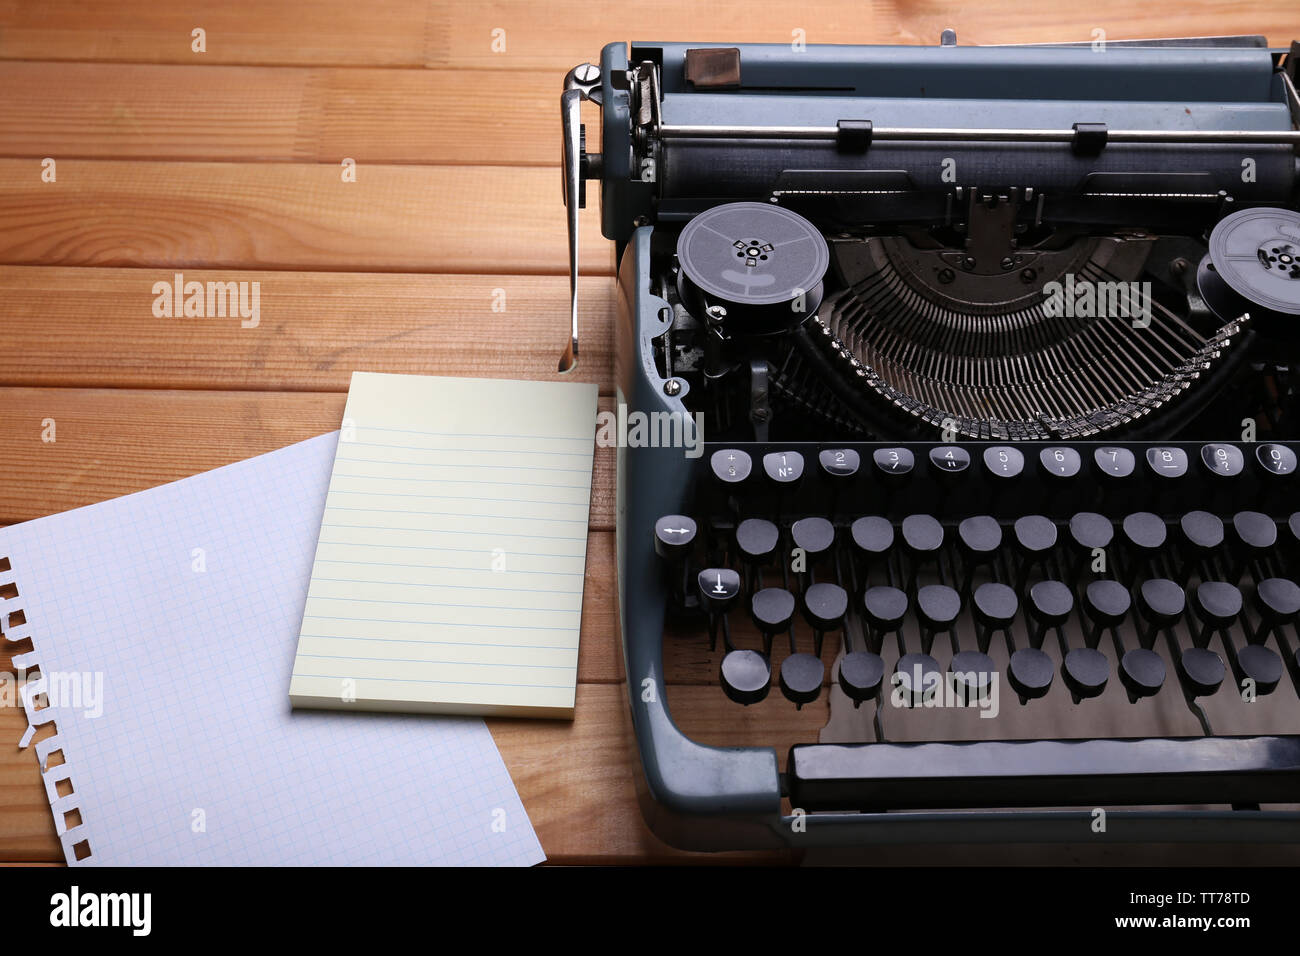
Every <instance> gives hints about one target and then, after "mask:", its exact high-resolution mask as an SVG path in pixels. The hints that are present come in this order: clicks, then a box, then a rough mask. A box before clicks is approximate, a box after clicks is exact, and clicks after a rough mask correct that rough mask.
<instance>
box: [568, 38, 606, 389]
mask: <svg viewBox="0 0 1300 956" xmlns="http://www.w3.org/2000/svg"><path fill="white" fill-rule="evenodd" d="M583 100H592V101H593V102H596V103H599V102H600V68H599V67H597V66H596V65H595V64H592V63H583V64H580V65H578V66H575V67H574V68H573V69H572V70H570V71H569V74H568V76H566V77H565V78H564V92H563V93H561V94H560V126H561V134H562V140H563V143H564V178H563V182H564V205H565V206H566V207H567V212H568V221H569V319H570V323H571V326H572V328H571V334H570V338H569V344H568V346H567V347H566V348H565V350H564V354H563V355H561V356H560V366H559V370H560V371H561V372H567V371H570V370H571V369H573V368H574V367H575V366H576V365H577V364H578V210H579V209H581V208H582V207H584V206H586V205H587V196H586V182H585V181H586V175H585V174H586V170H585V169H584V166H585V165H586V163H585V160H586V153H585V142H584V137H583V129H582V120H581V114H580V113H579V110H578V106H579V104H580V103H581V102H582V101H583Z"/></svg>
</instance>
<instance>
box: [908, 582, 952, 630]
mask: <svg viewBox="0 0 1300 956" xmlns="http://www.w3.org/2000/svg"><path fill="white" fill-rule="evenodd" d="M960 614H961V595H960V594H958V593H957V592H956V591H954V590H953V589H952V588H950V587H948V586H947V585H944V584H927V585H926V586H925V587H923V588H921V589H920V590H918V591H917V592H916V616H917V618H919V619H920V621H921V625H922V626H923V627H924V628H925V629H926V630H928V631H930V632H932V633H933V632H936V631H946V630H948V629H949V628H950V627H952V626H953V624H955V623H956V622H957V617H958V616H959V615H960Z"/></svg>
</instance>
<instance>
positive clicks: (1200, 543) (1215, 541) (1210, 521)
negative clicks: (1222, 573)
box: [1178, 511, 1223, 580]
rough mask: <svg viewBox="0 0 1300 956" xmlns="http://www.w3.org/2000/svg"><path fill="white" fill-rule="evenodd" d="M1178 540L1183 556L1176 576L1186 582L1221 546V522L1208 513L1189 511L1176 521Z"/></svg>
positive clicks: (1217, 517)
mask: <svg viewBox="0 0 1300 956" xmlns="http://www.w3.org/2000/svg"><path fill="white" fill-rule="evenodd" d="M1178 540H1179V543H1180V545H1181V546H1182V550H1183V554H1184V556H1185V557H1184V562H1183V567H1182V570H1181V571H1180V572H1179V574H1178V576H1179V578H1181V579H1183V580H1186V579H1187V578H1189V577H1190V576H1191V573H1192V570H1193V569H1194V568H1195V567H1196V566H1197V565H1199V564H1201V563H1202V562H1203V561H1205V560H1206V559H1207V558H1209V557H1211V556H1212V555H1213V554H1214V552H1216V551H1218V550H1219V548H1221V547H1222V546H1223V521H1222V520H1221V519H1220V518H1219V516H1218V515H1212V514H1210V513H1209V512H1208V511H1189V512H1187V514H1185V515H1183V516H1182V517H1181V518H1179V519H1178Z"/></svg>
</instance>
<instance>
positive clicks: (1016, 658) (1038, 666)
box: [1007, 647, 1056, 700]
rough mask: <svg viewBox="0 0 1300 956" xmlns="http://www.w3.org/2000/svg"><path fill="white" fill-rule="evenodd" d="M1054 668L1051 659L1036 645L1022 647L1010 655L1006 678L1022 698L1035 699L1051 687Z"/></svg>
mask: <svg viewBox="0 0 1300 956" xmlns="http://www.w3.org/2000/svg"><path fill="white" fill-rule="evenodd" d="M1055 674H1056V668H1055V667H1054V666H1053V664H1052V659H1051V658H1050V657H1048V656H1047V655H1046V654H1044V653H1043V652H1042V651H1040V650H1039V649H1038V648H1036V647H1022V648H1020V650H1018V651H1016V652H1015V653H1014V654H1012V655H1011V660H1010V662H1009V666H1008V668H1007V680H1008V681H1009V682H1010V683H1011V689H1012V690H1014V691H1015V692H1016V693H1017V694H1019V695H1020V697H1021V698H1022V699H1024V700H1037V699H1038V698H1039V697H1044V696H1046V695H1047V692H1048V690H1050V689H1051V687H1052V678H1053V677H1054V676H1055Z"/></svg>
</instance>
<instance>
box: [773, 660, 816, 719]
mask: <svg viewBox="0 0 1300 956" xmlns="http://www.w3.org/2000/svg"><path fill="white" fill-rule="evenodd" d="M825 676H826V667H825V665H824V664H822V662H821V659H820V658H817V657H813V656H812V655H811V654H791V655H790V656H789V657H787V658H786V659H785V660H783V661H782V662H781V675H780V680H781V693H783V694H785V696H786V698H787V699H788V700H789V701H790V702H791V703H793V704H794V705H795V707H797V708H799V709H803V705H804V704H811V703H812V702H813V701H815V700H816V699H817V695H819V694H820V693H821V692H822V679H823V678H824V677H825Z"/></svg>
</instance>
